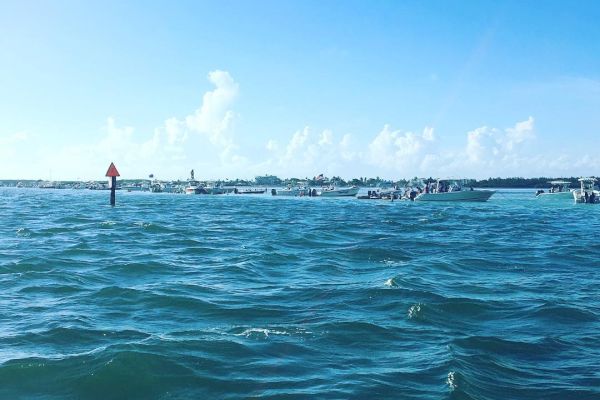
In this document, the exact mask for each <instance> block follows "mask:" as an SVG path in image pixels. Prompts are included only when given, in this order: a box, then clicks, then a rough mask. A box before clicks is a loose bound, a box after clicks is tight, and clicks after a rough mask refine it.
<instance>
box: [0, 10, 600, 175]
mask: <svg viewBox="0 0 600 400" xmlns="http://www.w3.org/2000/svg"><path fill="white" fill-rule="evenodd" d="M598 21H600V2H597V1H574V2H564V1H550V0H549V1H544V2H540V1H485V0H481V1H477V2H474V1H454V2H449V1H409V0H406V1H384V0H378V1H341V0H340V1H336V0H327V1H310V0H302V1H281V0H277V1H259V0H255V1H249V0H248V1H246V0H244V1H242V0H240V1H228V0H224V1H213V2H204V1H199V0H195V1H189V2H188V1H173V2H167V1H110V0H105V1H86V2H82V1H64V0H56V1H51V2H50V1H41V0H38V1H29V0H18V1H13V0H2V1H0V179H44V180H48V179H50V180H72V179H81V180H91V179H104V174H105V172H106V170H107V168H108V165H109V164H110V162H113V161H114V163H115V164H116V166H117V168H118V169H119V172H120V173H121V176H122V177H123V178H144V177H147V176H148V175H149V174H154V175H155V176H156V177H158V178H161V179H185V178H187V177H188V176H189V171H190V170H191V169H194V170H195V172H196V177H197V178H201V179H225V178H228V179H233V178H253V177H254V176H257V175H264V174H274V175H278V176H280V177H301V178H303V177H312V176H315V175H318V174H320V173H323V174H325V175H326V176H341V177H344V178H350V177H363V176H367V177H375V176H380V177H383V178H388V179H400V178H410V177H414V176H419V177H429V176H434V177H464V178H486V177H497V176H500V177H513V176H523V177H533V176H581V175H600V24H599V23H598Z"/></svg>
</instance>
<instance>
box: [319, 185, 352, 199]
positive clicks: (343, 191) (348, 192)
mask: <svg viewBox="0 0 600 400" xmlns="http://www.w3.org/2000/svg"><path fill="white" fill-rule="evenodd" d="M359 190H360V188H358V187H356V186H352V187H348V188H335V187H330V188H325V189H323V190H321V192H320V194H319V196H322V197H354V196H356V195H357V194H358V191H359Z"/></svg>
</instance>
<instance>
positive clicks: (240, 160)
mask: <svg viewBox="0 0 600 400" xmlns="http://www.w3.org/2000/svg"><path fill="white" fill-rule="evenodd" d="M208 80H209V82H210V83H211V84H212V85H214V88H213V89H211V90H209V91H207V92H205V93H204V95H203V96H202V102H201V104H200V106H199V107H198V108H197V109H196V110H195V111H194V112H193V113H192V114H190V115H188V116H184V117H183V118H177V117H170V118H166V119H165V121H164V123H163V124H162V125H161V126H159V127H157V128H156V129H154V131H153V132H151V133H150V134H148V133H145V132H138V131H136V130H135V129H134V127H132V126H128V125H123V124H122V123H121V124H120V123H118V122H117V121H116V119H115V118H114V117H108V118H107V120H106V124H105V125H104V127H102V129H101V132H100V133H101V136H100V137H99V138H98V139H96V140H95V141H92V142H90V143H79V144H77V143H75V144H72V145H70V146H66V147H64V148H62V149H59V150H58V151H53V152H46V153H44V154H42V157H43V158H44V164H47V165H54V166H57V168H55V170H56V172H57V174H58V175H60V176H64V177H65V178H76V177H80V176H89V177H93V176H97V174H98V171H100V170H102V169H103V168H104V169H105V167H106V166H105V165H104V164H106V163H107V162H109V161H115V163H117V165H118V166H119V169H120V170H121V171H122V173H123V174H124V175H125V174H127V175H126V176H131V177H134V176H135V177H143V176H146V175H147V174H148V173H150V172H153V173H155V172H157V171H156V170H157V169H160V170H161V175H162V176H172V177H173V176H178V177H182V175H184V174H185V173H186V172H187V171H188V170H189V168H191V167H194V166H196V165H198V166H199V165H201V164H202V163H205V164H208V163H210V165H211V166H213V167H219V166H222V167H223V169H227V168H233V167H235V166H240V165H243V164H244V163H245V162H246V161H247V160H246V159H245V158H244V157H242V156H240V155H239V154H237V145H236V141H235V137H234V135H233V123H234V121H235V118H236V114H235V112H234V111H233V105H234V103H235V101H236V99H237V98H238V96H239V85H238V84H237V83H236V82H235V80H234V79H233V78H232V76H231V75H230V74H229V72H227V71H221V70H216V71H212V72H210V73H209V74H208ZM7 140H8V139H6V140H5V139H3V138H0V144H4V142H5V141H7ZM10 140H11V141H14V140H15V138H11V139H10ZM2 147H6V146H2ZM65 160H69V162H68V163H67V162H66V161H65ZM72 165H81V168H79V170H78V171H76V173H77V175H76V176H73V175H72V174H73V169H72V167H71V166H72ZM58 166H62V167H60V168H59V167H58ZM60 169H62V171H61V170H60ZM125 171H127V172H125ZM184 171H185V172H184Z"/></svg>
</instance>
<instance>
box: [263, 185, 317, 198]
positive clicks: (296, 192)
mask: <svg viewBox="0 0 600 400" xmlns="http://www.w3.org/2000/svg"><path fill="white" fill-rule="evenodd" d="M271 193H272V194H273V195H274V196H275V195H276V196H292V197H299V196H308V194H309V189H307V188H305V187H291V186H288V187H286V188H284V189H277V190H275V189H273V191H272V192H271Z"/></svg>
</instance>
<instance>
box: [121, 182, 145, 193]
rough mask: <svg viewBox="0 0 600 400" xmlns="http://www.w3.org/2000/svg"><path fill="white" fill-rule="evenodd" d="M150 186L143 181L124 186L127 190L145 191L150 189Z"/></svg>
mask: <svg viewBox="0 0 600 400" xmlns="http://www.w3.org/2000/svg"><path fill="white" fill-rule="evenodd" d="M149 189H150V187H149V186H148V185H145V184H142V183H133V184H131V185H125V186H123V190H127V191H128V192H144V191H148V190H149Z"/></svg>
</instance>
